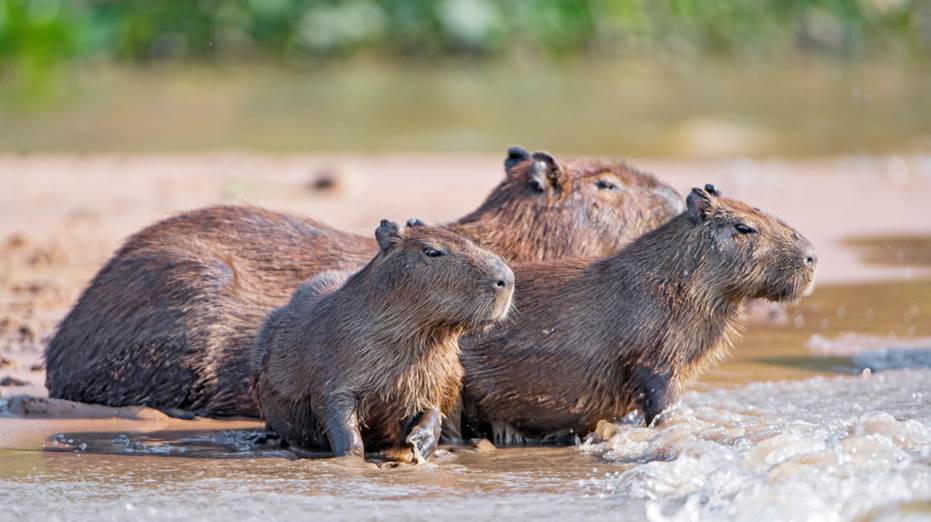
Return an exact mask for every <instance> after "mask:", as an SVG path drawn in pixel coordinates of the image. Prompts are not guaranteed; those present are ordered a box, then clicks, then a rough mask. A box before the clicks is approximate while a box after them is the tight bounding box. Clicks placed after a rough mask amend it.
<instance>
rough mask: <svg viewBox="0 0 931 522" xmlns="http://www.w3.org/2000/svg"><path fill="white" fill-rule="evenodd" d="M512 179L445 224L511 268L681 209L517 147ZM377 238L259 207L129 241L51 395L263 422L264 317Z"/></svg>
mask: <svg viewBox="0 0 931 522" xmlns="http://www.w3.org/2000/svg"><path fill="white" fill-rule="evenodd" d="M505 170H506V176H505V179H504V181H503V182H501V184H499V185H498V186H497V187H496V188H495V189H494V190H493V191H492V193H491V194H490V195H489V196H488V198H487V199H486V200H485V202H484V203H482V205H481V206H480V207H479V208H478V209H477V210H475V211H474V212H472V213H470V214H468V215H467V216H465V217H464V218H462V219H460V220H459V221H457V222H455V223H451V224H449V225H447V226H446V228H447V229H449V230H452V231H454V232H457V233H459V234H461V235H464V236H465V237H468V238H470V239H472V240H473V241H475V242H476V243H477V244H479V245H480V246H483V247H485V248H488V249H489V250H491V251H493V252H495V253H497V254H499V255H501V256H503V257H505V258H506V259H509V260H544V259H554V258H558V257H563V256H577V255H592V256H599V255H607V254H609V253H612V252H614V251H616V250H617V249H618V248H620V246H621V245H623V244H625V243H627V242H629V241H630V240H632V239H633V238H635V237H637V236H638V235H640V234H641V233H643V232H644V231H646V230H650V229H652V228H655V227H657V226H659V225H660V224H661V223H663V222H665V221H666V220H668V219H669V218H671V217H672V216H674V215H675V214H677V213H678V212H679V211H680V210H681V208H682V207H683V206H684V204H683V203H682V200H681V198H680V197H679V195H678V194H676V192H675V191H674V190H673V189H671V188H670V187H669V186H667V185H665V184H663V183H661V182H659V181H657V180H656V179H655V178H654V177H653V176H651V175H649V174H645V173H641V172H639V171H637V170H635V169H633V168H630V167H628V166H626V165H625V164H623V163H617V162H604V161H592V160H570V161H566V162H558V161H556V160H555V159H554V158H552V157H551V156H549V155H548V154H544V153H534V154H530V153H529V152H527V151H526V150H524V149H521V148H518V147H513V148H511V149H510V150H509V151H508V157H507V159H506V160H505ZM377 251H378V246H377V245H376V243H375V242H374V241H373V240H372V239H371V238H368V237H363V236H359V235H355V234H347V233H345V232H340V231H338V230H335V229H333V228H330V227H328V226H326V225H324V224H321V223H319V222H317V221H314V220H311V219H304V218H298V217H295V216H290V215H286V214H281V213H276V212H270V211H267V210H262V209H258V208H252V207H231V206H222V207H211V208H206V209H201V210H195V211H192V212H187V213H184V214H181V215H178V216H175V217H172V218H169V219H166V220H164V221H161V222H159V223H156V224H154V225H152V226H150V227H148V228H146V229H144V230H142V231H141V232H139V233H137V234H135V235H134V236H132V237H130V238H129V239H128V240H127V241H126V243H125V244H124V245H123V247H122V248H120V250H118V251H117V252H116V254H115V255H114V256H113V257H112V258H111V259H110V260H109V261H108V262H107V264H106V265H105V266H104V267H103V268H102V269H101V270H100V272H98V273H97V275H96V276H95V277H94V279H93V281H91V283H90V286H89V287H88V288H87V289H86V290H85V291H84V293H83V295H82V296H81V297H80V298H79V300H78V302H77V304H75V306H74V308H73V309H72V310H71V311H70V312H69V313H68V315H67V316H66V317H65V318H64V320H63V321H62V322H61V324H60V325H59V328H58V331H57V333H56V334H55V336H54V337H53V338H52V340H51V342H50V343H49V345H48V347H47V349H46V362H47V368H48V373H47V376H46V385H47V386H48V389H49V395H50V396H51V397H53V398H60V399H69V400H74V401H81V402H89V403H98V404H105V405H110V406H124V405H147V406H151V407H155V408H159V409H162V410H164V411H166V412H169V413H173V414H178V411H177V410H185V411H188V412H190V411H193V412H196V413H197V414H200V415H205V416H223V415H245V416H256V415H257V414H258V412H257V410H256V407H255V403H254V400H253V398H252V394H251V393H250V391H249V363H248V353H249V351H250V350H251V349H252V346H253V345H254V344H255V337H256V335H257V332H258V330H259V327H260V326H261V324H262V321H263V320H264V318H265V316H266V315H267V314H268V313H269V312H270V311H271V310H272V309H274V308H275V307H278V306H281V305H283V304H285V303H287V301H288V298H289V297H290V296H291V294H292V293H293V292H294V290H295V289H296V288H297V287H298V286H299V285H300V284H301V283H302V282H304V281H306V280H307V279H310V278H312V277H313V276H315V275H316V274H319V273H320V272H324V271H331V270H355V269H358V267H360V266H362V265H363V264H365V263H366V262H367V261H368V260H370V259H371V257H372V256H373V255H374V254H375V252H377Z"/></svg>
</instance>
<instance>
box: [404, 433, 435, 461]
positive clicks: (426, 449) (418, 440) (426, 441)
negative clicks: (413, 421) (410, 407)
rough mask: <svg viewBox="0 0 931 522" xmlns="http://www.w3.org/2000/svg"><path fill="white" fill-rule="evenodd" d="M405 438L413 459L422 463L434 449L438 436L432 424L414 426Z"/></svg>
mask: <svg viewBox="0 0 931 522" xmlns="http://www.w3.org/2000/svg"><path fill="white" fill-rule="evenodd" d="M405 440H406V442H407V443H408V444H410V446H411V449H412V450H413V452H414V461H415V462H417V463H418V464H422V463H424V462H426V461H427V459H429V458H430V456H431V455H433V452H434V451H436V446H437V445H438V444H439V442H440V436H439V433H437V431H436V429H435V426H433V425H427V426H415V427H414V429H413V430H411V432H410V434H408V436H407V439H405Z"/></svg>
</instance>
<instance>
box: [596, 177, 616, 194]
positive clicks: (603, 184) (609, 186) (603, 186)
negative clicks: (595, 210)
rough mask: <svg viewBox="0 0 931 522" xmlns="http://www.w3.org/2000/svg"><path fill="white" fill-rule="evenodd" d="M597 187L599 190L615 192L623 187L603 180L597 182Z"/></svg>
mask: <svg viewBox="0 0 931 522" xmlns="http://www.w3.org/2000/svg"><path fill="white" fill-rule="evenodd" d="M595 186H596V187H598V190H610V191H615V190H620V189H621V187H618V186H617V184H616V183H611V182H610V181H606V180H603V179H599V180H598V181H596V182H595Z"/></svg>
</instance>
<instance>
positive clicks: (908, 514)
mask: <svg viewBox="0 0 931 522" xmlns="http://www.w3.org/2000/svg"><path fill="white" fill-rule="evenodd" d="M776 320H777V323H778V324H769V325H761V324H751V325H750V327H749V328H748V332H747V334H746V335H745V336H744V337H743V338H742V339H741V340H740V341H739V342H738V343H737V345H736V346H735V348H734V351H733V354H732V357H731V358H730V359H729V361H728V362H726V363H725V364H722V365H721V366H720V367H718V368H716V369H714V370H712V371H711V372H709V373H708V374H707V375H706V377H705V378H704V379H703V380H702V382H700V383H697V384H696V386H695V387H694V391H692V392H689V393H686V394H685V395H684V396H683V397H682V400H681V401H680V402H679V404H678V405H677V406H676V407H675V408H674V409H673V410H672V411H670V412H668V413H667V414H666V415H665V419H664V422H663V423H662V425H661V426H660V427H658V428H643V427H640V426H639V425H637V424H636V421H637V418H636V416H633V417H631V419H629V420H628V421H626V422H622V423H619V424H618V425H609V426H604V427H602V429H601V430H600V431H599V432H598V433H596V434H593V435H592V436H590V437H588V438H587V439H586V440H584V441H580V444H579V445H577V446H575V447H569V448H520V449H499V450H496V451H492V452H485V453H476V452H473V451H467V450H462V449H453V451H452V452H451V453H448V454H446V455H445V456H444V457H443V458H440V459H438V460H437V462H436V463H434V464H429V465H426V466H420V467H402V468H399V469H373V468H368V467H365V468H363V467H358V466H353V465H349V464H343V463H338V462H334V461H332V460H326V459H302V460H295V459H294V456H293V455H291V454H289V453H287V452H285V451H282V450H280V449H274V448H263V447H256V446H255V445H253V444H251V443H250V442H249V440H248V435H249V434H250V433H252V432H253V431H254V430H255V429H256V428H258V427H259V425H258V424H256V423H251V422H233V421H230V422H216V421H205V420H197V421H177V420H161V421H159V420H150V421H127V420H113V419H109V420H87V421H74V420H38V419H22V418H9V417H8V418H0V462H2V466H0V506H3V510H2V511H0V520H2V519H18V518H27V519H33V518H40V517H41V518H44V519H45V518H47V519H68V520H107V519H121V520H123V519H130V520H134V519H139V520H173V519H190V518H197V519H210V520H222V519H232V518H235V519H264V518H268V517H270V516H274V517H275V518H286V517H297V518H328V519H356V518H388V517H406V518H410V519H427V518H436V517H442V516H446V515H449V514H451V513H454V514H456V515H457V516H469V517H470V518H473V519H488V518H505V519H507V518H514V519H516V518H522V519H523V518H530V517H537V518H560V519H565V518H595V517H598V518H603V517H608V518H611V519H615V518H616V519H625V520H643V519H647V520H666V519H669V520H718V519H722V518H723V519H737V520H763V519H773V518H775V519H798V520H851V519H861V518H862V519H865V520H898V519H902V518H913V519H916V520H922V519H931V503H929V502H931V281H901V282H886V283H872V284H860V285H853V286H835V287H824V288H822V289H819V290H818V291H817V292H816V293H815V294H814V295H813V296H811V297H810V298H808V299H806V300H804V301H803V302H802V304H801V305H799V306H794V307H790V308H789V309H788V310H787V311H786V312H785V313H784V314H783V315H781V316H778V317H777V318H776Z"/></svg>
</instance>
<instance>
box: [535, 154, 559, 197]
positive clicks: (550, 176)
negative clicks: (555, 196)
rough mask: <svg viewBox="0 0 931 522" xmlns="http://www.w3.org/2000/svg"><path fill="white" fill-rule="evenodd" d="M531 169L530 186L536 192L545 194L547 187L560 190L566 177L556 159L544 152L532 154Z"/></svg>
mask: <svg viewBox="0 0 931 522" xmlns="http://www.w3.org/2000/svg"><path fill="white" fill-rule="evenodd" d="M531 158H532V159H533V167H531V171H530V186H531V187H533V188H534V190H536V191H537V192H546V190H547V187H551V188H553V189H554V190H557V191H558V190H562V189H563V188H564V187H563V185H564V183H565V181H566V176H565V174H564V173H563V172H562V169H561V168H560V167H559V163H558V162H557V161H556V158H554V157H553V156H551V155H550V154H548V153H546V152H534V153H533V155H532V156H531Z"/></svg>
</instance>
